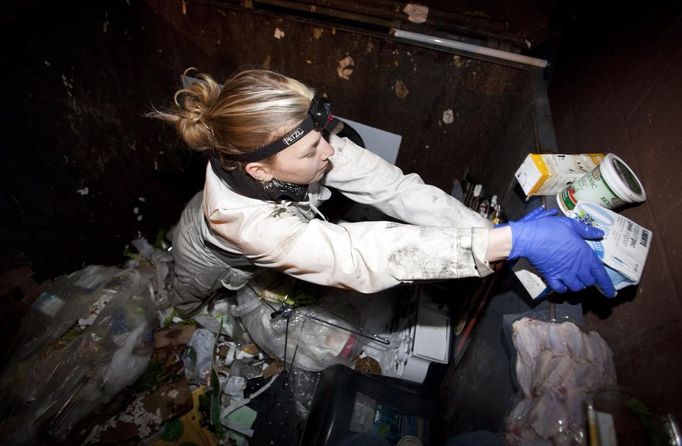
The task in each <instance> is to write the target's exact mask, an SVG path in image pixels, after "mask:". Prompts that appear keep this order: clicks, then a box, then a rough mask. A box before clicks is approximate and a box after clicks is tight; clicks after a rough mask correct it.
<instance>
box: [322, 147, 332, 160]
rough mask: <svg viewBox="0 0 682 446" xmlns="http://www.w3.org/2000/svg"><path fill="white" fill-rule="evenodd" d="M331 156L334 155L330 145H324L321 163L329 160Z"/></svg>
mask: <svg viewBox="0 0 682 446" xmlns="http://www.w3.org/2000/svg"><path fill="white" fill-rule="evenodd" d="M333 154H334V148H333V147H332V146H331V144H329V143H326V144H325V148H324V150H323V151H322V160H323V161H324V160H326V159H327V158H329V157H330V156H332V155H333Z"/></svg>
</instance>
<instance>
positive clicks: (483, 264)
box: [457, 228, 493, 277]
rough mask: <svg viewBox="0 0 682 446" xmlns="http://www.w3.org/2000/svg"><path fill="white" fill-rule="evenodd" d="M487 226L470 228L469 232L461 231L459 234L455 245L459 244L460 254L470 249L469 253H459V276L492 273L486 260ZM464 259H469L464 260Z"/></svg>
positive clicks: (480, 275)
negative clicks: (468, 254)
mask: <svg viewBox="0 0 682 446" xmlns="http://www.w3.org/2000/svg"><path fill="white" fill-rule="evenodd" d="M489 233H490V229H488V228H471V232H470V233H469V232H468V231H462V232H461V233H460V234H459V240H457V245H458V246H459V249H460V252H461V254H464V252H465V251H470V252H471V255H470V256H466V255H461V256H460V259H462V260H461V261H460V268H462V270H461V271H460V277H475V276H479V277H486V276H488V275H490V274H492V273H493V270H492V268H491V267H490V263H488V261H487V260H486V253H487V251H488V234H489ZM465 259H470V261H466V260H465Z"/></svg>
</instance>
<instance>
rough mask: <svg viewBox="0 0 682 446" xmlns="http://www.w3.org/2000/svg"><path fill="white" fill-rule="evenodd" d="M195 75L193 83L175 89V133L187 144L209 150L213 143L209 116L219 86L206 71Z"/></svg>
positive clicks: (210, 116) (210, 115)
mask: <svg viewBox="0 0 682 446" xmlns="http://www.w3.org/2000/svg"><path fill="white" fill-rule="evenodd" d="M197 77H198V79H197V80H196V81H195V82H194V83H192V84H191V85H189V86H188V87H185V88H183V89H181V90H178V91H177V92H176V93H175V95H174V97H173V99H174V102H175V105H176V114H175V116H176V119H175V120H174V121H175V124H176V127H177V129H178V133H179V134H180V136H181V137H182V139H183V140H184V141H185V142H186V143H187V144H188V145H189V146H190V147H192V148H193V149H195V150H200V151H203V150H211V149H213V147H214V146H215V136H214V133H213V129H212V127H211V118H212V114H213V108H214V106H215V104H216V101H217V99H218V96H219V95H220V89H221V87H220V85H219V84H218V83H217V82H216V81H214V80H213V78H211V77H210V76H208V75H206V74H199V75H198V76H197Z"/></svg>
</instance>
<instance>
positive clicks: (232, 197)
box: [173, 135, 492, 311]
mask: <svg viewBox="0 0 682 446" xmlns="http://www.w3.org/2000/svg"><path fill="white" fill-rule="evenodd" d="M330 143H331V145H332V146H333V147H334V149H335V153H334V155H332V156H331V158H330V161H331V163H332V166H333V167H332V169H331V170H330V171H329V172H328V173H327V174H326V175H325V177H324V178H323V179H322V180H321V181H320V183H314V184H312V185H310V188H309V194H308V198H309V200H308V201H306V202H298V203H295V202H294V203H289V202H280V203H276V202H272V201H262V200H257V199H252V198H249V197H246V196H243V195H240V194H238V193H236V192H235V191H233V190H232V189H230V187H229V186H228V185H227V184H226V183H225V182H224V181H222V180H221V179H220V178H219V177H218V176H217V175H216V174H215V173H214V172H213V171H212V169H211V167H210V165H209V166H208V167H207V169H206V182H205V185H204V190H203V193H201V192H200V193H199V194H197V195H196V196H195V197H194V198H193V199H192V201H190V203H189V204H188V205H187V207H186V208H185V211H184V212H183V216H182V218H181V221H180V223H179V224H178V226H177V227H176V229H175V231H174V238H173V253H174V258H175V272H176V279H175V295H174V301H175V302H174V303H175V305H176V307H178V308H179V309H180V310H181V311H192V310H193V309H195V308H196V307H198V306H199V305H200V303H201V302H202V301H203V300H206V298H208V297H210V295H211V294H213V293H215V292H216V291H217V290H219V289H220V288H221V287H226V288H228V289H238V288H240V287H242V286H243V285H244V284H245V283H246V282H247V281H248V280H249V279H250V278H251V277H252V276H253V274H254V273H255V272H256V271H257V270H258V268H259V267H264V268H275V269H277V270H280V271H282V272H284V273H286V274H289V275H291V276H295V277H297V278H300V279H302V280H306V281H309V282H313V283H317V284H320V285H326V286H333V287H341V288H349V289H354V290H357V291H360V292H363V293H372V292H377V291H380V290H383V289H386V288H389V287H392V286H395V285H398V284H400V283H405V282H412V281H416V280H434V279H452V278H460V277H473V276H479V277H483V276H486V275H488V274H490V273H491V272H492V270H491V269H490V266H489V264H488V263H487V261H486V260H485V254H486V250H487V247H488V232H489V229H490V227H491V226H492V225H491V223H490V222H489V221H488V220H486V219H484V218H482V217H481V216H479V215H478V214H477V213H476V212H474V211H472V210H470V209H468V208H467V207H465V206H464V205H463V204H462V203H460V202H459V201H457V200H456V199H454V198H453V197H451V196H450V195H448V194H446V193H445V192H443V191H442V190H440V189H438V188H437V187H434V186H430V185H426V184H424V182H423V181H422V180H421V178H420V177H419V176H418V175H417V174H409V175H404V174H403V173H402V171H401V170H400V169H399V168H397V167H395V166H393V165H391V164H389V163H387V162H386V161H384V160H383V159H381V158H380V157H378V156H376V155H375V154H373V153H371V152H369V151H367V150H365V149H363V148H361V147H359V146H357V145H355V144H354V143H353V142H351V141H350V140H348V139H346V138H343V139H342V138H339V137H337V136H335V135H332V136H331V139H330ZM325 186H329V187H333V188H335V189H337V190H338V191H339V192H341V193H343V194H344V195H346V196H347V197H348V198H350V199H352V200H354V201H355V202H358V203H362V204H367V205H372V206H374V207H376V208H377V209H379V210H380V211H382V212H383V213H385V214H386V215H388V216H390V217H393V218H395V219H397V220H400V221H402V222H405V224H399V223H394V222H385V221H380V222H359V223H339V224H334V223H330V222H328V221H326V220H324V219H323V218H324V217H323V216H321V214H319V211H318V210H317V208H318V206H320V204H321V203H322V202H324V201H325V200H327V199H328V198H329V197H330V196H331V192H330V191H329V189H327V188H326V187H325ZM316 214H319V215H318V216H320V217H322V218H315V216H316Z"/></svg>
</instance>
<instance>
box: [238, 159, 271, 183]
mask: <svg viewBox="0 0 682 446" xmlns="http://www.w3.org/2000/svg"><path fill="white" fill-rule="evenodd" d="M244 170H245V171H246V173H247V174H249V175H251V176H252V177H253V178H254V179H255V180H256V181H259V182H261V183H265V182H267V181H270V180H272V174H271V173H270V169H268V167H267V166H266V165H265V164H262V163H259V162H253V163H248V164H247V165H246V166H244Z"/></svg>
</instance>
